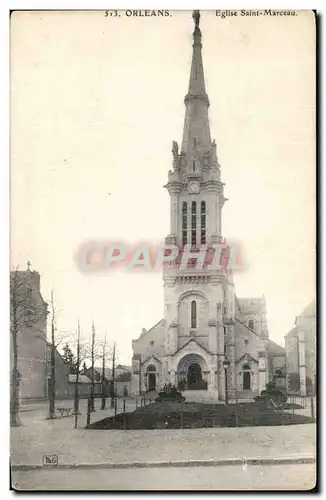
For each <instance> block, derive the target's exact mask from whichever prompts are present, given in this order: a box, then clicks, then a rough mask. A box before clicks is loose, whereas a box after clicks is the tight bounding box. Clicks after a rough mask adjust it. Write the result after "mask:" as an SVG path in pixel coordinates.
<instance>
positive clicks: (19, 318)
mask: <svg viewBox="0 0 326 500" xmlns="http://www.w3.org/2000/svg"><path fill="white" fill-rule="evenodd" d="M46 322H47V303H46V302H45V301H44V300H43V297H42V294H41V291H40V275H39V273H37V272H36V271H31V270H30V268H29V264H28V269H27V270H26V271H18V270H16V271H12V272H11V273H10V330H11V332H10V333H11V335H10V359H11V368H12V366H13V360H14V343H15V344H16V345H17V359H18V378H19V381H20V382H19V398H20V400H21V401H30V400H42V399H45V397H46V392H47V382H46V380H47V378H46V374H47V369H46V352H47V342H46ZM15 336H16V337H17V340H16V342H13V339H14V337H15ZM11 377H12V370H11Z"/></svg>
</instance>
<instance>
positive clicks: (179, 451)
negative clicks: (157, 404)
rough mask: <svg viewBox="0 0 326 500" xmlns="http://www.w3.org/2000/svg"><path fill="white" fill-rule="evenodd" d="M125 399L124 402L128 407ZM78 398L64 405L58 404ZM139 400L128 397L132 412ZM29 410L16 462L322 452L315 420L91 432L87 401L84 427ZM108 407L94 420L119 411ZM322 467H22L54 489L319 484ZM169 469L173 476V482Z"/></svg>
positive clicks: (25, 479)
mask: <svg viewBox="0 0 326 500" xmlns="http://www.w3.org/2000/svg"><path fill="white" fill-rule="evenodd" d="M122 404H123V402H122V401H121V402H120V406H121V408H122ZM66 405H70V406H71V402H69V401H68V402H67V401H65V402H58V404H57V406H66ZM134 408H135V401H133V400H128V401H127V402H126V410H127V411H132V410H133V409H134ZM29 409H30V410H31V411H22V412H21V420H22V422H23V426H22V427H18V428H11V462H12V464H13V465H31V466H40V465H42V457H43V455H57V456H58V462H59V466H60V465H63V466H65V465H76V464H103V463H104V464H106V463H108V462H109V463H114V464H119V463H121V464H126V463H134V462H146V463H148V462H151V463H155V462H171V461H174V462H175V461H181V460H182V461H193V460H198V461H199V460H222V459H224V458H225V459H227V458H244V457H246V458H270V457H271V458H281V457H286V458H289V457H296V458H297V457H303V456H307V455H310V456H311V455H312V456H314V454H315V449H316V448H315V434H316V425H315V424H305V425H292V426H272V427H242V428H203V429H188V430H182V429H180V430H179V429H158V430H154V431H151V430H133V431H130V430H129V431H123V430H86V429H85V428H84V427H85V425H86V401H82V402H81V412H82V414H81V415H80V416H79V425H78V428H77V429H74V417H73V416H70V417H66V418H60V419H56V420H47V419H46V416H47V411H48V406H47V405H44V404H43V405H34V408H33V406H32V405H30V407H29ZM112 413H113V411H112V410H111V409H110V408H108V409H107V410H104V411H102V410H100V401H96V412H95V413H92V414H91V417H92V418H91V421H92V422H94V421H96V420H99V419H102V418H104V417H106V416H109V415H112ZM314 470H315V465H314V464H309V465H298V464H297V465H281V466H280V465H273V466H270V465H264V466H252V465H248V466H245V468H244V469H243V468H242V467H239V466H238V465H232V466H224V465H223V466H222V465H220V466H219V467H215V466H207V467H202V466H201V465H200V466H198V467H191V468H189V467H183V468H180V467H179V466H178V467H176V466H175V467H172V468H169V469H168V470H167V469H165V468H163V467H160V468H149V469H148V468H146V469H142V468H137V469H135V468H134V469H115V470H107V469H106V470H103V469H100V468H95V469H92V470H88V471H87V470H80V469H79V470H71V469H66V470H62V469H61V470H60V469H54V470H48V469H41V470H37V471H21V470H18V471H14V472H13V474H14V481H15V482H16V484H17V487H18V488H19V487H20V488H23V489H25V488H26V489H28V488H42V487H43V488H46V489H60V488H61V489H67V488H71V489H77V488H79V489H97V488H103V489H124V488H127V489H135V490H137V489H138V490H141V489H149V488H152V489H155V488H156V489H167V488H170V489H183V488H188V489H230V488H239V489H252V488H265V489H275V488H289V489H293V488H295V487H297V488H299V489H302V488H311V487H312V486H313V483H314V479H313V478H314ZM167 474H168V477H169V480H168V481H167V479H166V478H167Z"/></svg>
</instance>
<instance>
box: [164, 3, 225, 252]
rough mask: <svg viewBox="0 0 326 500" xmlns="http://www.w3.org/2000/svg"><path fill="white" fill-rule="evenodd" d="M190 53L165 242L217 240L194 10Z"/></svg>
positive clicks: (213, 171)
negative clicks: (183, 111) (188, 74)
mask: <svg viewBox="0 0 326 500" xmlns="http://www.w3.org/2000/svg"><path fill="white" fill-rule="evenodd" d="M193 19H194V22H195V30H194V32H193V45H192V48H193V52H192V64H191V71H190V79H189V87H188V93H187V95H186V96H185V99H184V102H185V107H186V112H185V120H184V127H183V136H182V143H181V150H180V152H179V146H178V143H177V142H176V141H173V145H172V155H173V165H172V170H170V171H169V174H168V183H167V184H166V186H165V187H166V188H167V190H168V192H169V194H170V198H171V204H170V211H171V216H170V221H171V222H170V235H169V237H168V239H169V242H171V243H172V242H173V243H174V244H176V245H177V246H178V247H179V248H182V247H184V246H185V245H187V244H188V245H191V246H199V245H207V244H208V243H217V242H218V241H219V240H220V238H221V235H222V220H221V211H222V207H223V205H224V202H225V198H224V194H223V186H224V185H223V183H222V182H221V173H220V165H219V162H218V158H217V154H216V143H215V140H214V141H213V142H212V140H211V133H210V126H209V119H208V108H209V98H208V95H207V93H206V88H205V79H204V69H203V60H202V34H201V31H200V28H199V20H200V14H199V11H194V13H193Z"/></svg>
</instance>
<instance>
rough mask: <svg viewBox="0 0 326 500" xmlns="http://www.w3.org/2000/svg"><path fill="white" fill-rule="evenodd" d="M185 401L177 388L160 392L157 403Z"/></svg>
mask: <svg viewBox="0 0 326 500" xmlns="http://www.w3.org/2000/svg"><path fill="white" fill-rule="evenodd" d="M185 399H186V398H185V397H184V396H182V394H181V392H179V391H177V389H176V387H171V388H168V389H166V390H163V391H160V392H159V394H158V397H157V398H156V399H155V401H184V400H185Z"/></svg>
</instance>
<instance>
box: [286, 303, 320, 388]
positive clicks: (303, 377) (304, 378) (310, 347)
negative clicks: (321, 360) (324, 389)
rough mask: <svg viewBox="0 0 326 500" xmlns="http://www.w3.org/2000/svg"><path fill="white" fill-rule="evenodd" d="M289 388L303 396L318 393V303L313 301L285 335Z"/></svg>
mask: <svg viewBox="0 0 326 500" xmlns="http://www.w3.org/2000/svg"><path fill="white" fill-rule="evenodd" d="M285 349H286V358H287V388H288V391H289V392H300V394H302V395H306V394H315V392H316V303H315V301H312V302H311V303H310V304H309V305H308V306H307V307H306V308H305V309H304V310H303V311H302V313H301V314H300V315H299V316H297V317H296V318H295V326H294V328H292V330H291V331H289V332H288V333H287V334H286V335H285Z"/></svg>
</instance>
